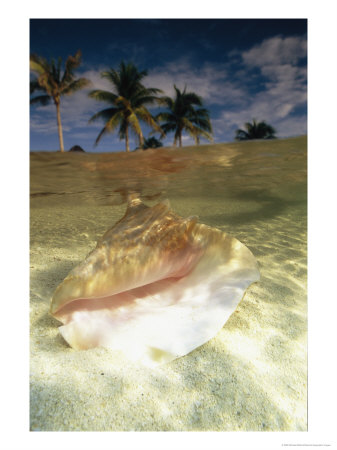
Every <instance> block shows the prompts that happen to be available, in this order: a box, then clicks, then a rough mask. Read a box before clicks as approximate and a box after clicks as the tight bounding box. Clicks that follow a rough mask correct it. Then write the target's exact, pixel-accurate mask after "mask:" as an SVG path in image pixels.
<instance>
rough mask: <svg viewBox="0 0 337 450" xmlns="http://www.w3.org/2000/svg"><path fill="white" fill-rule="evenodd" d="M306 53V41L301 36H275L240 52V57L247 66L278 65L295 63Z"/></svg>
mask: <svg viewBox="0 0 337 450" xmlns="http://www.w3.org/2000/svg"><path fill="white" fill-rule="evenodd" d="M306 54H307V41H306V39H305V38H304V37H303V36H301V37H298V36H296V37H286V38H283V37H282V36H275V37H272V38H269V39H266V40H264V41H263V42H262V43H261V44H259V45H254V47H252V48H251V49H250V50H247V51H245V52H243V53H242V59H243V61H244V63H245V64H246V65H248V66H256V67H263V66H266V65H267V66H268V65H269V66H279V65H283V64H291V65H294V64H297V63H298V61H299V60H300V59H302V58H305V57H306Z"/></svg>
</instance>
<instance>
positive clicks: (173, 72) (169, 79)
mask: <svg viewBox="0 0 337 450" xmlns="http://www.w3.org/2000/svg"><path fill="white" fill-rule="evenodd" d="M144 84H146V86H147V87H157V88H159V89H162V90H163V91H164V93H165V95H168V96H174V94H175V91H174V87H173V85H174V84H175V85H176V86H177V88H178V89H180V90H182V89H184V87H185V86H186V87H187V91H188V92H191V91H192V92H195V93H197V94H198V95H200V96H201V97H202V99H203V101H204V103H205V104H209V105H212V104H213V105H221V104H223V103H224V102H225V101H226V99H227V100H228V99H231V101H233V100H235V101H240V99H241V98H242V95H243V93H242V89H240V87H239V86H236V85H235V82H233V81H232V80H231V78H230V76H229V74H228V73H227V70H226V68H225V66H224V65H221V64H211V63H204V64H202V65H200V66H199V67H198V68H196V67H195V64H193V63H191V62H190V61H188V60H183V59H180V60H177V61H173V62H170V63H167V64H165V65H164V66H160V67H154V68H153V69H152V70H151V72H149V75H148V77H147V78H146V81H145V83H144Z"/></svg>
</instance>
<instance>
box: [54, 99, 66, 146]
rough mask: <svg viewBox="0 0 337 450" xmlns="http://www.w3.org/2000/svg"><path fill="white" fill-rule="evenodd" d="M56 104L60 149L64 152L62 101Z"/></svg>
mask: <svg viewBox="0 0 337 450" xmlns="http://www.w3.org/2000/svg"><path fill="white" fill-rule="evenodd" d="M55 105H56V112H57V130H58V133H59V141H60V151H61V152H64V146H63V132H62V123H61V112H60V103H59V102H55Z"/></svg>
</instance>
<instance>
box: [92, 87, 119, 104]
mask: <svg viewBox="0 0 337 450" xmlns="http://www.w3.org/2000/svg"><path fill="white" fill-rule="evenodd" d="M88 95H89V97H91V98H93V99H95V100H99V101H102V102H107V103H110V104H115V102H116V99H117V98H118V96H117V95H116V94H114V93H112V92H109V91H102V90H100V89H95V90H94V91H91V92H89V94H88Z"/></svg>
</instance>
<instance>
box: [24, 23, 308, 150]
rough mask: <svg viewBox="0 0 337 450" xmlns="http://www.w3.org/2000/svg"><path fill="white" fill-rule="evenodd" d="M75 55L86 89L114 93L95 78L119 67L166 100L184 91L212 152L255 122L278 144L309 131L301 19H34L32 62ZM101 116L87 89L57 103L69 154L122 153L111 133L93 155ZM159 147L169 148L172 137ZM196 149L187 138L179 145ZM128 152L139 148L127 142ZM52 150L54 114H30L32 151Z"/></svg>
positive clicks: (45, 110)
mask: <svg viewBox="0 0 337 450" xmlns="http://www.w3.org/2000/svg"><path fill="white" fill-rule="evenodd" d="M78 49H81V51H82V64H81V66H80V67H79V69H78V70H77V72H76V73H77V74H78V76H84V77H86V78H89V79H90V80H91V82H92V86H91V88H90V89H95V88H99V89H110V88H111V86H110V85H109V84H108V83H107V82H106V81H105V80H103V79H102V78H101V77H100V73H101V72H102V71H103V70H106V69H107V68H109V67H113V68H117V67H118V65H119V63H120V61H121V60H125V61H126V62H129V61H130V62H133V63H134V64H136V65H137V67H138V68H139V69H140V70H144V69H146V70H147V71H148V76H147V77H146V78H145V79H144V84H145V85H147V86H148V87H157V88H160V89H162V90H163V91H164V93H165V94H166V95H173V92H174V90H173V85H174V84H176V86H177V87H178V88H180V89H183V88H184V87H185V85H186V86H187V91H193V92H196V93H197V94H198V95H200V96H201V97H202V99H203V101H204V106H205V107H206V108H207V109H208V110H209V111H210V116H211V122H212V126H213V132H214V142H216V143H220V142H230V141H233V140H234V136H235V130H236V129H237V128H239V127H242V126H243V125H244V123H245V122H247V121H251V120H252V119H253V118H256V119H257V120H266V121H267V122H268V123H270V124H271V125H273V127H274V128H275V129H276V131H277V136H278V137H280V138H281V137H289V136H297V135H302V134H306V132H307V21H306V20H305V19H242V20H241V19H101V20H100V19H74V20H73V19H31V20H30V51H31V53H37V54H38V55H41V56H44V57H46V58H48V59H49V58H51V57H55V58H57V57H58V56H61V57H62V59H63V60H65V59H66V58H67V56H68V55H69V54H74V53H75V52H76V51H77V50H78ZM104 107H106V105H105V104H103V103H98V102H96V101H94V100H93V99H90V98H89V97H88V90H83V91H80V92H77V93H75V94H74V95H73V96H69V97H63V98H62V101H61V117H62V125H63V132H64V145H65V149H66V150H68V149H69V148H70V147H72V146H73V145H75V144H77V145H81V146H82V147H83V148H84V149H85V150H86V151H89V152H107V151H121V150H124V149H125V143H124V141H120V140H119V137H118V134H117V133H114V134H111V135H108V136H105V137H104V138H102V140H101V141H100V143H99V144H98V146H97V147H95V146H94V141H95V139H96V137H97V135H98V133H99V131H100V129H101V128H102V126H103V124H101V123H98V122H96V123H95V124H88V120H89V119H90V117H91V116H92V115H93V114H94V113H96V112H97V111H99V110H100V109H103V108H104ZM151 111H152V112H153V113H156V112H158V110H157V109H155V108H152V109H151ZM143 128H144V134H145V136H148V133H149V130H148V129H147V128H146V126H144V127H143ZM163 143H164V145H172V143H173V135H172V134H169V135H168V136H167V137H166V138H165V139H164V140H163ZM193 143H194V142H193V140H192V139H191V138H190V137H189V136H187V135H185V136H183V144H184V145H188V144H192V145H193ZM201 143H206V141H201ZM130 144H131V145H130V146H131V149H134V148H135V147H136V146H137V142H136V140H135V139H134V138H133V137H132V138H131V143H130ZM58 148H59V143H58V135H57V125H56V109H55V106H54V105H53V104H51V105H49V106H45V107H43V106H31V109H30V149H31V150H33V151H34V150H57V149H58Z"/></svg>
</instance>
